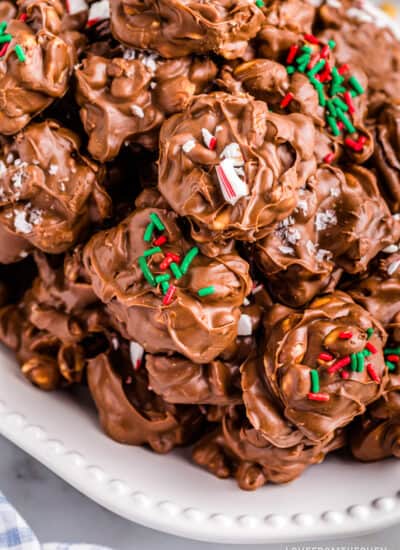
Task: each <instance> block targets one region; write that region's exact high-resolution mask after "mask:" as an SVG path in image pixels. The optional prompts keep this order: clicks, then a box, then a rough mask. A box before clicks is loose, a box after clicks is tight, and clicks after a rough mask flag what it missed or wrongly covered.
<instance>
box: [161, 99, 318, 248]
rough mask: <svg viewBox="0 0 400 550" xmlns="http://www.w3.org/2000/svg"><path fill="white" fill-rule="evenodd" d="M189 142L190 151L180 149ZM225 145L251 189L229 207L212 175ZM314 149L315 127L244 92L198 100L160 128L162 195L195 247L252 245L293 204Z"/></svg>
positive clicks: (309, 168) (312, 164)
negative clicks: (186, 225)
mask: <svg viewBox="0 0 400 550" xmlns="http://www.w3.org/2000/svg"><path fill="white" fill-rule="evenodd" d="M202 129H207V130H208V131H209V132H210V133H211V134H212V135H214V136H215V137H216V139H217V145H216V148H215V150H210V149H208V148H207V147H206V145H205V143H204V141H203V137H202ZM192 140H194V141H192ZM188 143H193V145H194V146H193V147H192V148H190V150H188V149H186V152H185V148H186V146H187V144H188ZM227 146H229V147H228V149H230V148H232V147H236V148H239V150H240V152H241V155H242V156H243V166H242V167H241V168H243V172H244V175H242V177H243V179H244V180H245V181H246V183H247V186H248V189H249V194H248V196H245V197H242V198H240V199H239V200H238V201H237V202H236V204H234V205H231V204H229V203H227V202H226V201H225V199H224V197H223V194H222V192H221V190H220V186H219V184H218V179H217V175H216V171H215V168H216V166H217V165H218V164H219V163H220V162H221V159H222V156H224V155H227V154H229V153H227V152H226V150H225V148H226V147H227ZM313 149H314V126H313V125H312V123H311V121H310V120H309V119H307V118H306V117H304V116H302V115H298V114H293V115H288V116H282V115H277V114H274V113H271V112H269V111H268V108H267V106H266V104H265V103H264V102H262V101H255V100H253V99H251V98H250V97H249V96H246V95H242V96H233V95H230V94H226V93H222V92H217V93H215V94H211V95H208V96H206V95H201V96H198V97H197V98H195V99H194V100H193V101H192V103H191V104H190V106H189V107H188V109H187V110H186V111H185V112H184V113H182V114H178V115H175V116H172V117H171V118H169V119H168V120H167V121H166V122H165V123H164V125H163V127H162V129H161V135H160V161H159V164H160V172H159V190H160V191H161V193H162V194H163V195H164V197H165V198H166V200H167V201H168V202H169V204H170V205H171V206H172V208H173V209H174V210H175V211H176V212H177V213H178V214H179V215H181V216H186V217H187V219H188V220H189V221H190V223H191V226H192V236H193V238H194V239H196V240H198V241H199V242H202V241H203V242H207V241H214V242H215V241H218V240H220V241H221V240H222V241H223V240H229V239H232V238H236V239H240V240H246V241H253V240H255V239H256V238H260V237H261V236H263V235H264V234H266V233H268V232H269V231H271V229H272V227H273V225H274V224H275V223H276V222H277V221H279V220H280V219H282V218H284V217H286V216H287V215H288V214H289V213H290V212H291V211H292V210H293V208H294V207H295V204H296V198H297V191H298V188H299V187H301V186H302V185H303V184H304V183H305V181H306V180H307V178H308V177H309V176H310V175H311V174H312V173H313V171H314V168H315V161H314V157H313ZM224 150H225V151H224Z"/></svg>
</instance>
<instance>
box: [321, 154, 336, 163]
mask: <svg viewBox="0 0 400 550" xmlns="http://www.w3.org/2000/svg"><path fill="white" fill-rule="evenodd" d="M334 160H335V153H328V154H327V155H325V156H324V162H326V164H332V162H333V161H334Z"/></svg>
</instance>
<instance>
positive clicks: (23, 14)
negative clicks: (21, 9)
mask: <svg viewBox="0 0 400 550" xmlns="http://www.w3.org/2000/svg"><path fill="white" fill-rule="evenodd" d="M18 19H19V21H22V22H25V21H26V20H27V19H28V14H27V13H21V15H20V16H19V18H18Z"/></svg>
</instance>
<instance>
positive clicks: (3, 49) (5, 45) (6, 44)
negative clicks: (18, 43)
mask: <svg viewBox="0 0 400 550" xmlns="http://www.w3.org/2000/svg"><path fill="white" fill-rule="evenodd" d="M9 45H10V42H6V43H5V44H4V46H3V47H2V48H1V50H0V57H3V55H6V53H7V50H8V46H9Z"/></svg>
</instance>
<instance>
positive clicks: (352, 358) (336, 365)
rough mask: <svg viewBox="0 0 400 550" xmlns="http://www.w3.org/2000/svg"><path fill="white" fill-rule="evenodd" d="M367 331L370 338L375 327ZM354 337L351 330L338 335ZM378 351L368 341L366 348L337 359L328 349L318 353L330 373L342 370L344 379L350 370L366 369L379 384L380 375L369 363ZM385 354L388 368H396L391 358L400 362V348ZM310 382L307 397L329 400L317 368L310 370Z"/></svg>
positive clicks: (345, 337)
mask: <svg viewBox="0 0 400 550" xmlns="http://www.w3.org/2000/svg"><path fill="white" fill-rule="evenodd" d="M366 332H367V338H368V340H369V339H370V338H371V336H372V335H373V333H374V329H373V328H369V329H367V331H366ZM352 337H353V333H352V332H350V331H342V332H340V333H339V335H338V338H339V339H341V340H350V339H351V338H352ZM377 352H378V350H377V349H376V347H375V346H374V345H373V344H372V343H371V342H368V341H367V343H366V344H365V348H364V349H363V350H362V351H359V352H357V353H350V355H346V356H345V357H341V358H339V359H337V360H336V361H335V357H334V355H332V354H331V353H329V352H327V351H323V352H321V353H320V354H319V355H318V362H319V363H320V364H322V365H324V366H326V367H327V368H326V370H327V372H328V374H331V375H332V374H335V373H336V372H340V376H341V377H342V378H343V379H344V380H348V379H349V378H350V372H364V370H366V371H367V373H368V375H369V377H370V378H371V380H373V381H374V382H376V383H377V384H379V383H380V382H381V379H380V377H379V376H378V374H377V372H376V371H375V369H374V367H373V366H372V364H371V363H368V357H369V356H370V355H375V354H376V353H377ZM384 354H385V360H386V361H385V362H386V366H387V367H388V370H389V371H391V370H394V369H395V368H396V366H395V364H394V363H391V358H392V359H393V358H395V362H398V361H399V360H400V355H398V354H400V348H393V349H389V348H388V349H386V350H385V351H384ZM347 367H348V368H349V370H346V368H347ZM310 382H311V391H310V392H309V393H308V394H307V398H308V399H309V400H311V401H321V402H326V401H329V399H330V397H329V394H327V393H322V392H321V391H320V381H319V372H318V370H317V369H312V370H310Z"/></svg>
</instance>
